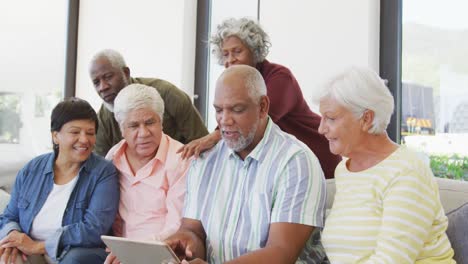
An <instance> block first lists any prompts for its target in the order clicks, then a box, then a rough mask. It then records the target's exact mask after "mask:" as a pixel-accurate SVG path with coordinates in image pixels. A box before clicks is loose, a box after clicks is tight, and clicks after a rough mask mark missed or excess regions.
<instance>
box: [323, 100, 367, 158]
mask: <svg viewBox="0 0 468 264" xmlns="http://www.w3.org/2000/svg"><path fill="white" fill-rule="evenodd" d="M320 113H321V114H322V120H321V121H320V126H319V133H320V134H322V135H324V136H325V137H326V138H327V139H328V142H329V146H330V151H331V152H332V153H333V154H337V155H342V156H345V157H349V156H350V155H351V154H352V153H353V152H354V151H355V150H356V149H357V148H358V147H359V146H360V145H361V144H362V143H363V142H364V141H365V136H366V135H367V134H368V133H367V132H365V129H363V125H364V124H363V122H362V121H361V119H360V118H357V117H356V116H355V115H354V114H353V113H352V112H351V111H349V110H348V109H346V108H345V107H343V106H341V105H340V104H339V103H338V102H337V101H336V100H335V99H333V98H330V97H325V98H324V99H322V100H321V101H320Z"/></svg>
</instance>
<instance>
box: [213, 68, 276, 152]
mask: <svg viewBox="0 0 468 264" xmlns="http://www.w3.org/2000/svg"><path fill="white" fill-rule="evenodd" d="M263 100H264V99H263ZM213 105H214V108H215V110H216V121H217V122H218V127H219V129H220V131H221V136H222V138H223V140H224V141H225V142H226V144H227V145H228V147H229V148H231V149H232V150H234V151H235V152H237V153H238V154H240V155H241V156H246V155H244V154H248V153H250V151H252V150H253V148H255V145H256V144H257V143H258V142H255V139H256V138H261V137H262V136H263V135H259V133H261V132H260V131H259V129H258V126H259V124H260V118H263V117H265V116H266V115H267V113H266V112H265V106H264V105H263V104H261V103H260V102H254V101H253V100H252V99H251V98H250V96H249V94H248V92H247V89H246V88H245V87H243V85H240V84H239V81H238V79H236V77H235V76H231V78H229V77H227V78H225V79H224V80H221V81H218V83H217V87H216V92H215V98H214V103H213ZM266 111H268V110H266Z"/></svg>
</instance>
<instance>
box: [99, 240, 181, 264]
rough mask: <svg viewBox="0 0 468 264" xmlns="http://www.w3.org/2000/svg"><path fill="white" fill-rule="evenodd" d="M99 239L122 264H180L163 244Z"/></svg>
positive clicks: (169, 248) (170, 250)
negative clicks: (168, 263) (171, 263)
mask: <svg viewBox="0 0 468 264" xmlns="http://www.w3.org/2000/svg"><path fill="white" fill-rule="evenodd" d="M101 239H102V241H104V243H105V244H106V245H107V247H108V248H110V250H111V251H112V254H114V255H115V256H116V257H117V258H118V259H119V260H120V262H122V263H123V264H134V263H138V264H159V263H167V262H169V261H171V262H173V263H180V261H179V259H178V258H177V256H176V254H175V253H174V252H173V251H172V249H171V247H169V246H168V245H167V244H165V243H164V242H159V241H138V240H131V239H127V238H123V237H113V236H101Z"/></svg>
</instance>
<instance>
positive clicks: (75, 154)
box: [52, 119, 96, 163]
mask: <svg viewBox="0 0 468 264" xmlns="http://www.w3.org/2000/svg"><path fill="white" fill-rule="evenodd" d="M52 140H53V141H54V143H55V144H58V145H59V156H58V158H59V159H64V160H67V161H71V162H72V163H81V162H83V161H85V160H86V159H88V157H89V155H91V152H92V151H93V148H94V144H95V143H96V123H95V122H94V121H93V120H86V119H83V120H73V121H70V122H68V123H65V124H64V125H63V126H62V128H61V129H60V131H53V132H52Z"/></svg>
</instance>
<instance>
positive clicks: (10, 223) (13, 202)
mask: <svg viewBox="0 0 468 264" xmlns="http://www.w3.org/2000/svg"><path fill="white" fill-rule="evenodd" d="M54 160H55V155H54V153H48V154H44V155H41V156H39V157H36V158H34V159H33V160H31V161H30V162H29V163H28V164H26V166H24V168H23V169H21V170H20V171H19V172H18V175H17V176H16V181H15V184H14V186H13V190H12V192H11V199H10V202H9V203H8V206H7V207H6V209H5V211H4V212H3V214H2V215H0V238H4V237H5V236H6V235H7V234H8V233H9V232H10V231H12V230H18V231H20V232H24V233H25V234H28V235H29V234H30V231H31V227H32V222H33V220H34V218H35V217H36V215H37V214H38V213H39V211H40V210H41V208H42V206H43V205H44V203H45V201H46V199H47V197H48V196H49V193H50V192H51V191H52V188H53V185H54V170H53V167H54ZM118 205H119V181H118V176H117V170H116V169H115V167H114V165H113V164H112V163H111V162H110V161H107V160H105V159H103V158H102V157H100V156H98V155H95V154H94V153H92V154H91V156H90V157H89V158H88V159H87V160H86V161H85V162H84V163H83V164H82V165H81V168H80V171H79V174H78V181H77V183H76V185H75V187H74V189H73V191H72V193H71V195H70V199H69V200H68V203H67V207H66V209H65V212H64V215H63V219H62V228H60V229H59V230H58V231H57V232H56V233H55V234H54V235H53V236H52V237H50V238H48V239H46V241H45V246H46V251H47V254H48V255H49V256H50V257H51V258H52V259H53V260H55V261H57V260H60V258H61V257H62V256H64V255H65V254H66V252H67V251H68V250H69V249H70V248H72V247H87V248H90V247H99V246H101V245H102V241H101V238H100V236H101V235H104V234H107V233H108V232H109V231H110V229H111V227H112V223H113V222H114V219H115V215H116V213H117V210H118Z"/></svg>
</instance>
